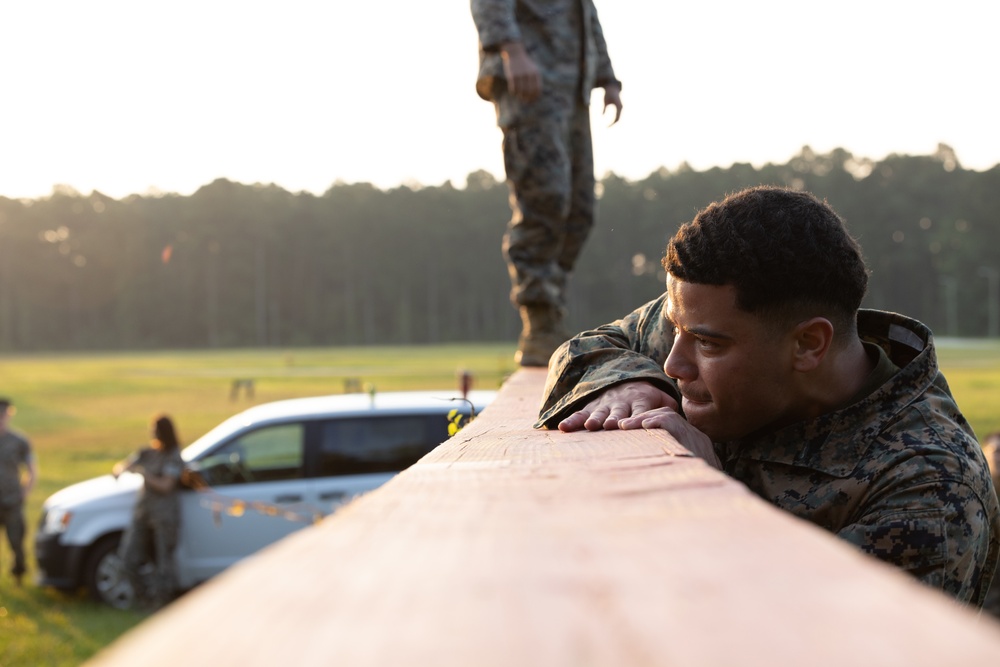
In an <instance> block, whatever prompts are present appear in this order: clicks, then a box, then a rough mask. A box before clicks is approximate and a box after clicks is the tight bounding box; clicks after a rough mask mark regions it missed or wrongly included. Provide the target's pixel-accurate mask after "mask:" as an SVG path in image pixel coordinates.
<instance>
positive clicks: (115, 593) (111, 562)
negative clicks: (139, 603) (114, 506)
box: [85, 535, 135, 609]
mask: <svg viewBox="0 0 1000 667" xmlns="http://www.w3.org/2000/svg"><path fill="white" fill-rule="evenodd" d="M120 541H121V535H108V536H107V537H103V538H101V540H100V541H99V542H98V543H97V544H95V545H94V548H93V549H92V550H91V551H90V556H88V558H87V566H86V568H87V569H86V573H85V574H86V582H87V592H88V593H89V594H90V597H91V598H93V599H94V600H97V601H98V602H103V603H105V604H108V605H111V606H112V607H114V608H115V609H128V608H130V607H131V606H132V604H133V602H135V590H134V589H133V588H132V582H130V581H129V580H128V577H126V576H125V567H124V564H123V562H122V559H121V557H120V556H119V555H118V543H119V542H120Z"/></svg>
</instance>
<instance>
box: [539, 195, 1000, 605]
mask: <svg viewBox="0 0 1000 667" xmlns="http://www.w3.org/2000/svg"><path fill="white" fill-rule="evenodd" d="M663 265H664V268H665V269H666V270H667V291H666V293H665V294H664V295H663V296H661V297H660V298H658V299H655V300H654V301H651V302H650V303H647V304H646V305H644V306H642V307H641V308H639V309H638V310H636V311H634V312H633V313H631V314H630V315H628V316H626V317H625V318H624V319H622V320H619V321H617V322H614V323H613V324H609V325H606V326H602V327H599V328H597V329H595V330H593V331H587V332H584V333H581V334H579V335H578V336H576V337H574V338H572V339H571V340H569V341H567V342H566V343H565V344H564V345H563V346H562V347H561V348H560V349H559V350H558V351H557V352H556V353H555V355H554V356H553V359H552V362H551V366H550V369H549V374H548V380H547V385H546V389H545V397H544V400H543V404H542V408H541V413H540V416H539V422H538V423H537V424H536V426H538V427H548V428H554V427H558V428H559V429H560V430H563V431H576V430H580V429H588V430H599V429H614V428H622V429H630V428H664V429H667V430H668V431H669V432H670V433H671V434H673V435H674V436H675V437H676V438H677V439H678V440H679V441H680V442H681V443H682V444H684V445H686V446H687V447H688V448H689V449H690V450H691V451H692V452H693V453H695V454H698V455H701V456H703V457H704V458H705V459H706V460H707V461H709V462H710V463H711V464H712V465H715V466H716V467H719V468H721V469H722V470H723V471H725V472H726V473H727V474H729V475H730V476H732V477H733V478H735V479H737V480H739V481H740V482H742V483H744V484H745V485H746V486H747V487H749V488H750V490H751V491H753V492H754V493H756V494H758V495H759V496H761V497H762V498H764V499H765V500H767V501H769V502H771V503H773V504H774V505H776V506H778V507H780V508H782V509H784V510H787V511H789V512H791V513H792V514H795V515H796V516H799V517H801V518H803V519H806V520H808V521H811V522H812V523H814V524H816V525H818V526H821V527H822V528H825V529H826V530H828V531H831V532H833V533H835V534H837V535H838V536H840V537H842V538H843V539H845V540H847V541H848V542H850V543H852V544H854V545H856V546H857V547H859V548H860V549H861V550H862V551H864V552H867V553H869V554H871V555H874V556H876V557H878V558H880V559H882V560H884V561H887V562H889V563H892V564H895V565H897V566H899V567H900V568H902V569H903V570H905V571H907V572H909V573H911V574H912V575H913V576H915V577H917V578H918V579H919V580H921V581H923V582H925V583H926V584H928V585H930V586H932V587H934V588H937V589H939V590H942V591H944V592H946V593H948V594H950V595H952V596H953V597H954V598H956V599H958V600H960V601H962V602H966V603H968V604H970V605H974V606H981V605H982V604H983V601H984V598H985V596H986V592H987V590H988V589H989V585H990V581H991V579H992V578H993V573H994V570H995V569H996V565H997V559H998V554H1000V509H998V504H997V496H996V492H995V490H994V488H993V483H992V481H991V479H990V474H989V470H988V468H987V463H986V460H985V458H984V456H983V451H982V449H981V448H980V446H979V444H978V442H977V441H976V437H975V434H974V433H973V431H972V429H971V427H970V426H969V424H968V422H967V421H966V419H965V418H964V417H963V416H962V413H961V412H960V411H959V409H958V406H957V405H956V404H955V401H954V399H953V398H952V395H951V393H950V391H949V389H948V384H947V382H946V381H945V378H944V377H943V375H942V374H941V373H940V371H939V370H938V366H937V360H936V355H935V351H934V339H933V336H932V334H931V331H930V330H929V329H928V328H927V327H926V326H924V325H923V324H921V323H920V322H917V321H916V320H913V319H910V318H907V317H904V316H902V315H898V314H895V313H888V312H882V311H875V310H867V309H860V304H861V300H862V298H863V296H864V294H865V291H866V289H867V280H868V274H867V269H866V267H865V265H864V260H863V259H862V256H861V250H860V248H859V247H858V245H857V244H856V242H855V241H854V239H852V238H851V237H850V236H849V234H848V233H847V231H846V229H845V227H844V224H843V221H842V220H841V219H840V218H839V217H838V216H837V214H836V213H835V212H834V211H833V210H832V209H831V208H830V207H829V206H828V205H827V204H826V203H825V202H821V201H819V200H817V199H816V198H815V197H813V196H812V195H810V194H808V193H803V192H795V191H791V190H785V189H781V188H770V187H757V188H751V189H748V190H744V191H741V192H738V193H735V194H733V195H730V196H729V197H727V198H726V199H724V200H723V201H722V202H721V203H714V204H712V205H710V206H708V207H707V208H706V209H704V210H703V211H701V212H700V213H698V215H697V216H696V217H695V218H694V220H693V221H692V222H689V223H686V224H685V225H683V226H682V227H681V228H680V229H679V230H678V231H677V233H676V234H675V235H674V236H673V237H672V238H671V239H670V241H669V243H668V245H667V252H666V257H665V259H664V260H663Z"/></svg>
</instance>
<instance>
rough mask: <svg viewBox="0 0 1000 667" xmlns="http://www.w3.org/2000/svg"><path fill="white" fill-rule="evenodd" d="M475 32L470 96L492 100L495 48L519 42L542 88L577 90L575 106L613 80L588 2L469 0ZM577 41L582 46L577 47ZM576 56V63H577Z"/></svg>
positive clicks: (498, 70) (498, 64) (497, 67)
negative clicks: (476, 71) (539, 74)
mask: <svg viewBox="0 0 1000 667" xmlns="http://www.w3.org/2000/svg"><path fill="white" fill-rule="evenodd" d="M471 3H472V20H473V21H474V22H475V24H476V29H477V30H478V31H479V77H478V79H477V81H476V92H478V93H479V96H480V97H482V98H483V99H484V100H493V90H494V86H495V85H496V83H497V82H498V81H502V80H503V78H504V74H503V62H502V61H501V59H500V45H501V44H506V43H508V42H521V43H523V44H524V46H525V48H526V49H527V51H528V54H529V55H530V56H531V58H532V59H533V60H534V61H535V64H536V65H538V68H539V69H540V70H541V72H542V80H543V86H545V85H550V86H559V87H566V86H570V87H573V86H577V85H579V86H580V89H579V90H580V95H581V99H580V101H581V103H583V104H584V105H587V104H589V103H590V91H591V90H593V89H594V88H595V87H603V86H605V85H607V84H609V83H613V82H614V83H618V84H619V85H621V84H620V82H619V81H618V80H617V79H616V78H615V72H614V70H613V69H612V67H611V59H610V58H608V47H607V45H606V44H605V42H604V31H603V30H602V29H601V24H600V22H599V21H598V20H597V8H596V7H594V2H593V0H471ZM581 38H582V43H581ZM581 55H582V63H581Z"/></svg>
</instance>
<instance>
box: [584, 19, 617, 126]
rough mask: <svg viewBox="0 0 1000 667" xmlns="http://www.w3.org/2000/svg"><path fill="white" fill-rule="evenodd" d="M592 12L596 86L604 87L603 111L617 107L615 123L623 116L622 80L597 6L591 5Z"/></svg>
mask: <svg viewBox="0 0 1000 667" xmlns="http://www.w3.org/2000/svg"><path fill="white" fill-rule="evenodd" d="M591 12H592V14H591V21H590V25H591V28H590V29H591V32H592V33H593V38H594V47H595V48H596V50H597V54H596V55H597V62H596V72H595V79H594V83H595V85H596V86H598V87H600V88H604V109H603V110H602V111H601V113H604V112H606V111H607V110H608V107H609V106H613V107H614V108H615V119H614V120H613V121H611V124H612V125H614V124H615V123H617V122H618V119H620V118H621V117H622V99H621V93H622V82H621V81H619V80H618V78H617V77H616V76H615V70H614V67H612V66H611V57H610V56H608V45H607V42H605V40H604V29H603V28H602V27H601V22H600V20H599V19H598V18H597V8H596V7H593V6H591Z"/></svg>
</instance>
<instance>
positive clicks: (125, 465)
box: [111, 452, 139, 479]
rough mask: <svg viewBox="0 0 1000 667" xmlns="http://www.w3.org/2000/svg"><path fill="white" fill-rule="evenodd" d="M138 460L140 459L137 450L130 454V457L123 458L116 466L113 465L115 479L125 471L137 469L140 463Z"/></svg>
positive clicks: (112, 470) (112, 471) (112, 473)
mask: <svg viewBox="0 0 1000 667" xmlns="http://www.w3.org/2000/svg"><path fill="white" fill-rule="evenodd" d="M138 461H139V454H138V453H137V452H134V453H132V454H131V455H129V457H128V458H125V459H122V460H121V461H119V462H118V463H116V464H115V465H114V466H112V468H111V475H112V476H113V477H114V478H115V479H118V477H120V476H121V474H122V473H123V472H130V471H132V470H133V469H135V466H136V464H137V463H138Z"/></svg>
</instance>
